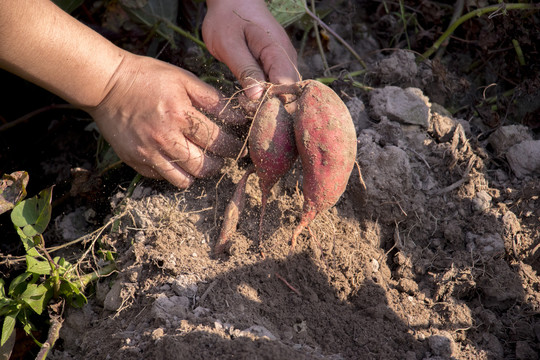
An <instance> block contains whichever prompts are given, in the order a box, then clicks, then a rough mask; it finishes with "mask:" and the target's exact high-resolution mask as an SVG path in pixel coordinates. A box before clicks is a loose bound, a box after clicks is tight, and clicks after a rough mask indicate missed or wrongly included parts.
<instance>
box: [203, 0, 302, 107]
mask: <svg viewBox="0 0 540 360" xmlns="http://www.w3.org/2000/svg"><path fill="white" fill-rule="evenodd" d="M207 5H208V12H207V14H206V17H205V18H204V22H203V28H202V33H203V38H204V42H205V43H206V46H207V47H208V50H209V51H210V53H211V54H212V55H214V56H215V57H216V59H218V60H219V61H222V62H224V63H225V64H226V65H227V66H228V67H229V69H231V71H232V72H233V74H234V75H235V76H236V78H237V79H238V80H239V81H240V83H241V84H242V86H243V88H244V90H245V93H246V95H247V96H248V97H249V98H250V99H257V98H259V97H260V96H261V95H262V92H263V88H262V86H260V85H257V84H258V83H259V82H264V81H267V80H268V81H270V82H272V83H276V84H287V83H293V82H296V81H298V80H299V76H298V71H297V70H296V59H297V55H296V51H295V49H294V47H293V46H292V44H291V42H290V40H289V37H288V36H287V33H286V32H285V30H284V29H283V27H281V25H280V24H279V23H278V22H277V21H276V20H275V19H274V17H273V16H272V14H271V13H270V11H269V10H268V8H267V7H266V4H265V2H264V1H263V0H248V1H246V0H207Z"/></svg>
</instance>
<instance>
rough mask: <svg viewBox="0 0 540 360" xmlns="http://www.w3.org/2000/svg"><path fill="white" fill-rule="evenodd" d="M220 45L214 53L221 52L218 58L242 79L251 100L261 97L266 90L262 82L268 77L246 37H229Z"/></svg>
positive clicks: (246, 93)
mask: <svg viewBox="0 0 540 360" xmlns="http://www.w3.org/2000/svg"><path fill="white" fill-rule="evenodd" d="M218 46H219V49H216V50H217V51H216V50H214V53H215V54H220V56H219V58H218V60H220V61H222V62H224V63H225V64H226V65H227V67H228V68H229V69H230V70H231V71H232V73H233V74H234V76H235V77H236V78H237V79H238V81H240V84H241V85H242V88H243V89H244V94H245V95H246V96H247V97H248V98H249V99H251V100H256V99H258V98H260V97H261V96H262V94H263V92H264V88H263V86H262V84H263V83H264V82H265V81H266V77H265V75H264V72H263V69H262V68H261V67H260V65H259V63H258V62H257V60H256V58H255V57H254V56H253V53H252V52H251V51H250V50H249V48H248V45H247V44H246V42H245V39H244V38H238V39H234V38H229V40H228V41H226V42H222V43H220V44H219V45H218ZM228 49H234V51H230V50H228Z"/></svg>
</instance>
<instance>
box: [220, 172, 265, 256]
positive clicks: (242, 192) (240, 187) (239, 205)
mask: <svg viewBox="0 0 540 360" xmlns="http://www.w3.org/2000/svg"><path fill="white" fill-rule="evenodd" d="M254 171H255V169H254V167H253V166H251V167H249V168H248V169H247V170H246V172H245V174H244V175H243V176H242V178H241V179H240V181H239V182H238V184H236V189H235V190H234V194H233V197H232V199H231V201H230V202H229V204H227V207H226V208H225V216H224V217H223V223H222V224H221V231H220V233H219V237H218V240H217V244H216V246H215V247H214V255H219V254H221V253H223V252H224V251H225V250H226V249H227V247H228V246H230V237H231V234H232V233H233V232H235V231H236V226H237V225H238V219H240V215H241V214H242V211H243V210H244V204H245V200H246V183H247V180H248V178H249V175H251V174H252V173H253V172H254Z"/></svg>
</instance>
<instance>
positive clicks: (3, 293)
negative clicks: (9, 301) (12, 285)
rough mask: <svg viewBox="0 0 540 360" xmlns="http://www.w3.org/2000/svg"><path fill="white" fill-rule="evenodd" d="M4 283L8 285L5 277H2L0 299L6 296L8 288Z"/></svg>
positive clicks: (0, 280)
mask: <svg viewBox="0 0 540 360" xmlns="http://www.w3.org/2000/svg"><path fill="white" fill-rule="evenodd" d="M4 285H6V282H5V281H4V279H0V299H4V298H5V297H6V289H4Z"/></svg>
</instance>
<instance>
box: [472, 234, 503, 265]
mask: <svg viewBox="0 0 540 360" xmlns="http://www.w3.org/2000/svg"><path fill="white" fill-rule="evenodd" d="M467 242H468V244H467V249H468V250H469V251H472V252H474V253H477V254H478V255H480V256H481V257H482V259H484V260H487V259H490V258H493V257H496V256H499V255H503V254H504V240H503V238H502V237H501V235H499V234H497V233H487V234H483V235H475V234H473V233H467Z"/></svg>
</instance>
